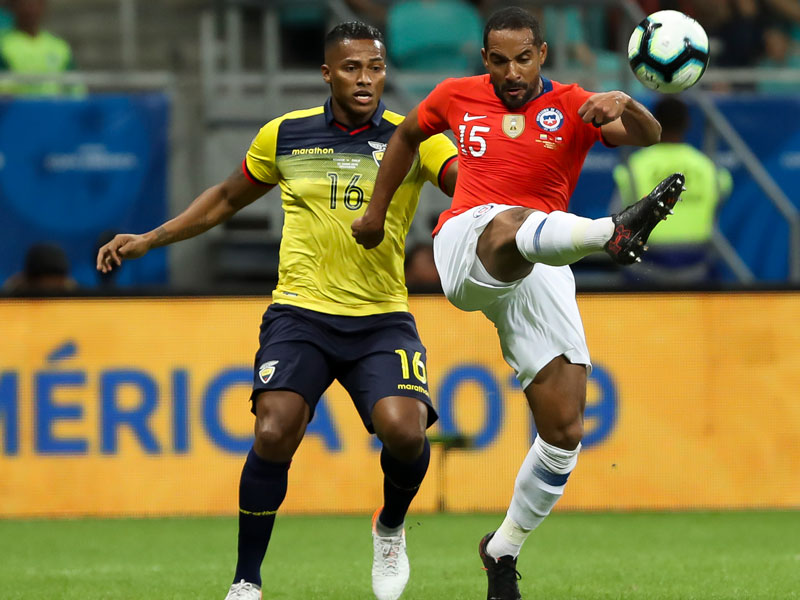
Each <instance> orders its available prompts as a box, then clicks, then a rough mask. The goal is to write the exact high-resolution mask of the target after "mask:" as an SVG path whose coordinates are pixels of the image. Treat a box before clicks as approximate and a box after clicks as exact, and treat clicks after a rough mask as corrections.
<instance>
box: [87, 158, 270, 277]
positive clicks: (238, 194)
mask: <svg viewBox="0 0 800 600" xmlns="http://www.w3.org/2000/svg"><path fill="white" fill-rule="evenodd" d="M273 187H274V186H272V185H263V186H259V185H254V184H253V183H252V182H251V181H250V180H249V179H248V178H247V177H246V176H245V175H244V173H242V172H241V171H238V170H237V171H236V172H234V173H233V174H231V175H230V176H229V177H228V178H227V179H225V181H223V182H221V183H218V184H217V185H214V186H212V187H210V188H208V189H207V190H205V191H204V192H203V193H202V194H200V195H199V196H198V197H197V198H195V199H194V201H192V203H191V204H190V205H189V206H188V207H187V208H186V210H184V211H183V212H182V213H181V214H179V215H178V216H177V217H175V218H174V219H170V220H169V221H167V222H166V223H164V224H163V225H160V226H159V227H157V228H156V229H153V230H152V231H148V232H147V233H144V234H141V235H135V234H129V233H123V234H120V235H117V236H115V237H114V239H113V240H111V241H110V242H108V243H107V244H106V245H105V246H103V247H102V248H100V250H99V251H98V253H97V269H98V270H100V271H102V272H104V273H107V272H108V271H110V270H111V269H113V268H114V266H119V265H120V264H122V260H123V259H131V258H139V257H141V256H144V255H145V254H146V253H147V252H148V251H149V250H151V249H153V248H159V247H161V246H166V245H167V244H171V243H173V242H178V241H181V240H185V239H188V238H191V237H194V236H196V235H199V234H201V233H203V232H205V231H208V230H209V229H211V228H212V227H214V226H215V225H218V224H220V223H222V222H223V221H226V220H227V219H229V218H230V217H231V216H233V215H234V214H235V213H236V212H237V211H239V210H241V209H242V208H244V207H245V206H247V205H248V204H251V203H253V202H255V201H256V200H258V198H260V197H261V196H263V195H264V194H266V193H267V192H268V191H269V190H271V189H272V188H273Z"/></svg>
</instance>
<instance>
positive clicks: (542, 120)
mask: <svg viewBox="0 0 800 600" xmlns="http://www.w3.org/2000/svg"><path fill="white" fill-rule="evenodd" d="M536 123H537V124H538V125H539V127H541V128H542V129H544V130H545V131H556V130H558V129H561V125H563V124H564V115H563V114H561V111H560V110H558V109H557V108H553V107H549V108H545V109H543V110H540V111H539V114H538V115H536Z"/></svg>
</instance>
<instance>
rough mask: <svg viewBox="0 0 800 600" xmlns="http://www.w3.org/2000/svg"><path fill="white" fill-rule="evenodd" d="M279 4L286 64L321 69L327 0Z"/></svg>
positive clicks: (296, 0) (301, 0)
mask: <svg viewBox="0 0 800 600" xmlns="http://www.w3.org/2000/svg"><path fill="white" fill-rule="evenodd" d="M279 7H280V8H279V13H278V14H279V20H280V28H281V59H282V60H281V62H282V63H283V66H284V67H289V68H298V67H300V68H302V67H313V68H315V69H318V68H319V66H320V65H321V64H322V63H323V62H324V61H323V56H322V55H323V54H324V51H325V48H324V45H323V40H324V39H325V34H326V33H327V31H328V23H327V19H328V5H327V3H326V2H325V1H324V0H294V1H292V2H286V1H284V2H280V3H279ZM257 22H258V21H256V23H257Z"/></svg>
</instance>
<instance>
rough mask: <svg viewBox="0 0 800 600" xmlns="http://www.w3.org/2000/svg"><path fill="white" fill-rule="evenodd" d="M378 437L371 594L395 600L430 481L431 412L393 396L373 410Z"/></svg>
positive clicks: (404, 576)
mask: <svg viewBox="0 0 800 600" xmlns="http://www.w3.org/2000/svg"><path fill="white" fill-rule="evenodd" d="M372 424H373V426H374V428H375V433H377V434H378V437H379V438H380V440H381V441H382V442H383V449H382V450H381V468H382V469H383V474H384V479H383V507H382V508H379V509H378V510H377V511H375V514H374V515H373V518H372V539H373V562H372V590H373V592H374V593H375V597H376V598H378V600H396V599H397V598H399V597H400V595H401V594H402V593H403V590H404V589H405V587H406V584H407V583H408V578H409V574H410V568H409V563H408V556H407V555H406V540H405V530H404V522H405V516H406V513H407V512H408V508H409V506H410V505H411V501H412V500H413V499H414V496H416V495H417V491H418V490H419V486H420V484H421V483H422V480H423V479H424V478H425V473H426V472H427V470H428V464H429V463H430V457H431V447H430V443H429V442H428V438H427V436H426V435H425V429H426V427H427V424H428V407H427V406H426V404H424V403H423V402H422V401H420V400H418V399H416V398H409V397H403V396H390V397H386V398H382V399H381V400H379V401H378V402H377V403H376V404H375V407H374V408H373V410H372Z"/></svg>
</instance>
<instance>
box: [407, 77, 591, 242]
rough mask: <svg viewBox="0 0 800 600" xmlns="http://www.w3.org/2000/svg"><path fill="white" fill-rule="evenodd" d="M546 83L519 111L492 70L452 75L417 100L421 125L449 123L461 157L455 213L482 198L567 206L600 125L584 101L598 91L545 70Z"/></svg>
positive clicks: (428, 129) (429, 128) (433, 128)
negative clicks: (498, 89)
mask: <svg viewBox="0 0 800 600" xmlns="http://www.w3.org/2000/svg"><path fill="white" fill-rule="evenodd" d="M542 83H543V90H542V93H541V94H539V96H537V97H536V98H533V99H531V100H530V101H529V102H528V103H527V104H525V106H522V107H521V108H519V109H518V110H517V111H511V110H509V109H508V108H506V106H505V105H504V104H503V103H502V102H501V101H500V99H499V98H498V97H497V95H496V94H495V93H494V88H493V87H492V83H491V81H490V80H489V75H479V76H476V77H464V78H461V79H447V80H445V81H443V82H442V83H440V84H439V85H438V86H436V89H434V90H433V91H432V92H431V93H430V95H429V96H428V97H427V98H425V100H423V101H422V103H421V104H420V105H419V126H420V128H422V130H423V131H424V132H425V133H428V134H431V135H433V134H434V133H440V132H442V131H444V130H446V129H451V130H452V131H453V133H454V134H455V136H456V143H457V144H458V146H459V151H460V156H459V161H458V183H457V184H456V191H455V195H454V196H453V204H452V205H451V206H450V209H449V210H446V211H445V212H443V213H442V215H441V216H440V217H439V223H438V225H437V226H436V229H434V231H433V234H434V235H436V233H438V231H439V229H440V228H441V227H442V225H443V224H444V222H445V221H447V219H449V218H450V217H453V216H455V215H457V214H460V213H462V212H464V211H465V210H468V209H470V208H472V207H474V206H480V205H481V204H489V203H495V204H513V205H515V206H525V207H528V208H535V209H537V210H542V211H544V212H552V211H554V210H562V211H566V210H567V205H568V204H569V198H570V196H571V195H572V192H573V191H574V190H575V184H576V183H577V182H578V176H579V175H580V171H581V167H582V166H583V161H584V160H585V159H586V154H587V153H588V152H589V148H590V147H591V146H592V144H594V143H595V142H596V141H602V135H601V134H600V129H599V128H598V127H594V126H593V125H592V124H591V123H584V122H583V120H582V119H581V118H580V117H579V116H578V108H580V106H581V105H582V104H583V103H584V102H586V100H587V99H588V98H589V97H590V96H591V95H592V94H593V92H587V91H586V90H584V89H582V88H581V87H579V86H578V85H577V84H572V85H563V84H561V83H558V82H557V81H550V80H549V79H545V78H544V77H542Z"/></svg>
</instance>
